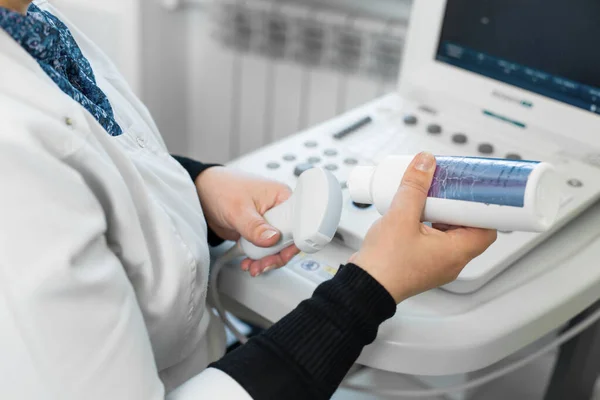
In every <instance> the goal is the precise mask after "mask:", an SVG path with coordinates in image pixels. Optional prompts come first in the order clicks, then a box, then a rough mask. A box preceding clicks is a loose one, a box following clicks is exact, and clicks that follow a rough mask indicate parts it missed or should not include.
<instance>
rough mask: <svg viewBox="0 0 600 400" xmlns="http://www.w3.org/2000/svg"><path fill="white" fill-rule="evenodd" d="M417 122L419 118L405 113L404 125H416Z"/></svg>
mask: <svg viewBox="0 0 600 400" xmlns="http://www.w3.org/2000/svg"><path fill="white" fill-rule="evenodd" d="M418 122H419V119H418V118H417V117H416V116H414V115H406V116H405V117H404V123H405V124H406V125H416V124H417V123H418Z"/></svg>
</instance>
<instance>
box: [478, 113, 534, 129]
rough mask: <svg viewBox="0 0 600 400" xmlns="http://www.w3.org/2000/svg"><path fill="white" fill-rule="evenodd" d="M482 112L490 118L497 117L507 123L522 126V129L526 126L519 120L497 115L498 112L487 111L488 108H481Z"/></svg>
mask: <svg viewBox="0 0 600 400" xmlns="http://www.w3.org/2000/svg"><path fill="white" fill-rule="evenodd" d="M483 113H484V114H485V115H487V116H488V117H492V118H496V119H499V120H500V121H504V122H508V123H509V124H512V125H515V126H518V127H519V128H523V129H525V128H527V125H525V124H524V123H522V122H519V121H515V120H514V119H510V118H507V117H505V116H503V115H498V114H496V113H493V112H491V111H488V110H483Z"/></svg>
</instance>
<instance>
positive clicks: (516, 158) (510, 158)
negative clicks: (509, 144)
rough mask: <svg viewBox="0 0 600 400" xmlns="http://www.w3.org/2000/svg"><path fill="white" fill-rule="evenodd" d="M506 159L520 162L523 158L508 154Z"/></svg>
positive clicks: (515, 154)
mask: <svg viewBox="0 0 600 400" xmlns="http://www.w3.org/2000/svg"><path fill="white" fill-rule="evenodd" d="M506 159H507V160H522V159H523V157H521V156H520V155H519V154H517V153H508V154H507V155H506Z"/></svg>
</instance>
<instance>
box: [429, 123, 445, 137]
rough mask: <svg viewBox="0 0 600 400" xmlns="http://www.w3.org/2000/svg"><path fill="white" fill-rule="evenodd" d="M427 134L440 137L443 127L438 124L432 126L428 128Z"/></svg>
mask: <svg viewBox="0 0 600 400" xmlns="http://www.w3.org/2000/svg"><path fill="white" fill-rule="evenodd" d="M427 132H428V133H430V134H432V135H439V134H440V133H442V127H441V126H440V125H438V124H431V125H429V126H428V127H427Z"/></svg>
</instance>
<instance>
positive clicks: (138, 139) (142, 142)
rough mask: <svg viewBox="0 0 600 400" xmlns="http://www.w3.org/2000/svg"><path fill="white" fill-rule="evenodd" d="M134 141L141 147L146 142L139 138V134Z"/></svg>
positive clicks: (144, 145)
mask: <svg viewBox="0 0 600 400" xmlns="http://www.w3.org/2000/svg"><path fill="white" fill-rule="evenodd" d="M136 141H137V143H138V145H139V146H140V147H142V148H143V147H146V142H145V141H144V139H143V138H141V137H139V136H138V137H137V138H136Z"/></svg>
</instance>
